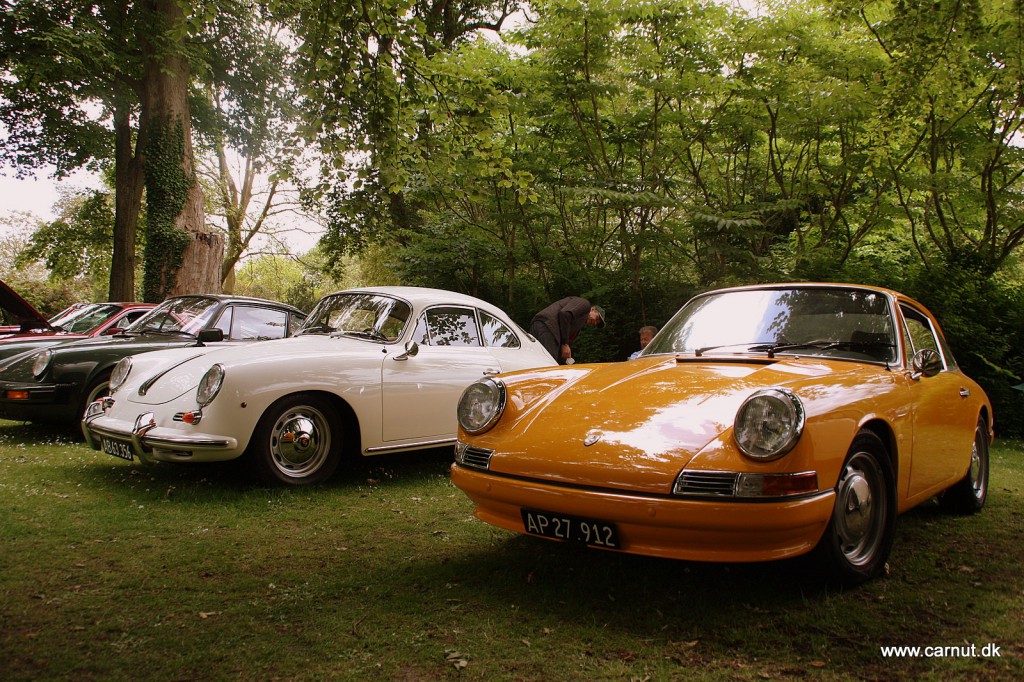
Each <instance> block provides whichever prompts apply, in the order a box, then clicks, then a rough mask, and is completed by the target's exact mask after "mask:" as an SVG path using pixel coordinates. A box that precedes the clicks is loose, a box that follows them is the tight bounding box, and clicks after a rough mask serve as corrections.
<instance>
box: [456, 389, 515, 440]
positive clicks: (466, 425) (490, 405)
mask: <svg viewBox="0 0 1024 682" xmlns="http://www.w3.org/2000/svg"><path fill="white" fill-rule="evenodd" d="M504 410H505V384H503V383H501V382H500V381H498V380H497V379H481V380H480V381H477V382H476V383H473V384H470V386H469V388H467V389H466V390H465V391H463V392H462V397H461V398H459V409H458V414H459V426H461V427H462V428H463V429H464V430H465V431H466V433H472V434H477V433H483V432H484V431H486V430H487V429H489V428H491V427H492V426H494V425H495V424H496V423H497V422H498V419H500V418H501V413H502V412H504Z"/></svg>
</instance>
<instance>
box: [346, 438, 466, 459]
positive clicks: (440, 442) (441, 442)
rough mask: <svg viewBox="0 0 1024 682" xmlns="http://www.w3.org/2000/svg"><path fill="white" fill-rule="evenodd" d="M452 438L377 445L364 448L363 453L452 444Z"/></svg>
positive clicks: (378, 453)
mask: <svg viewBox="0 0 1024 682" xmlns="http://www.w3.org/2000/svg"><path fill="white" fill-rule="evenodd" d="M454 444H455V439H454V438H440V439H438V440H424V441H418V442H416V443H403V444H402V445H378V446H377V447H375V448H366V449H365V450H363V454H364V455H380V454H382V453H385V452H399V451H401V450H419V449H420V448H434V447H440V446H442V445H454Z"/></svg>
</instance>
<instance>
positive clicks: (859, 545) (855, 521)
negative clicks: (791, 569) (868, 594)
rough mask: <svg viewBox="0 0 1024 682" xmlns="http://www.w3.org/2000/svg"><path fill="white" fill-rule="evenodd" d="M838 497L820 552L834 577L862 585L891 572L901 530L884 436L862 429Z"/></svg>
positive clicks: (845, 464)
mask: <svg viewBox="0 0 1024 682" xmlns="http://www.w3.org/2000/svg"><path fill="white" fill-rule="evenodd" d="M835 490H836V502H835V506H834V507H833V509H832V518H831V519H830V520H829V524H828V528H826V529H825V534H824V535H823V536H822V538H821V541H820V542H819V543H818V546H817V547H816V548H815V550H814V551H815V553H816V554H817V557H818V559H819V561H820V563H821V565H822V568H823V569H824V570H825V571H826V573H827V574H828V576H829V577H830V578H833V579H835V580H836V581H837V582H839V583H840V584H842V585H859V584H860V583H863V582H865V581H867V580H870V579H872V578H874V577H876V576H878V575H880V574H881V573H883V572H884V571H885V563H886V561H887V560H888V558H889V552H890V551H891V550H892V543H893V537H894V535H895V530H896V483H895V475H894V473H893V468H892V461H891V460H890V459H889V454H888V452H887V451H886V448H885V445H884V444H883V443H882V441H881V439H880V438H879V437H878V436H877V435H875V434H874V433H872V432H871V431H861V432H860V433H858V434H857V436H856V438H854V439H853V443H852V444H851V445H850V449H849V451H848V452H847V455H846V460H845V461H844V462H843V470H842V472H841V473H840V475H839V480H838V482H837V483H836V488H835Z"/></svg>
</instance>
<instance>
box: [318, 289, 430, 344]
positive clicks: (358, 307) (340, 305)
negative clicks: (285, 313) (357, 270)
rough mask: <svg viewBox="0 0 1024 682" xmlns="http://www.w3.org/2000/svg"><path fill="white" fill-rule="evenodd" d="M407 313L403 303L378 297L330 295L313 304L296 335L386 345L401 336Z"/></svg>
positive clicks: (408, 314)
mask: <svg viewBox="0 0 1024 682" xmlns="http://www.w3.org/2000/svg"><path fill="white" fill-rule="evenodd" d="M411 312H412V310H411V309H410V308H409V304H408V303H406V302H405V301H401V300H399V299H397V298H392V297H390V296H384V295H382V294H375V293H363V292H344V293H340V294H333V295H331V296H326V297H324V298H323V299H322V300H321V301H320V302H319V303H317V305H316V307H315V308H313V312H311V313H310V314H309V317H307V318H306V323H305V324H304V325H302V329H300V330H299V334H331V333H340V334H351V335H356V336H366V337H367V338H370V339H373V340H377V341H389V342H390V341H395V340H397V339H398V338H400V337H401V336H402V332H403V330H404V329H405V325H406V323H407V322H408V321H409V317H410V314H411Z"/></svg>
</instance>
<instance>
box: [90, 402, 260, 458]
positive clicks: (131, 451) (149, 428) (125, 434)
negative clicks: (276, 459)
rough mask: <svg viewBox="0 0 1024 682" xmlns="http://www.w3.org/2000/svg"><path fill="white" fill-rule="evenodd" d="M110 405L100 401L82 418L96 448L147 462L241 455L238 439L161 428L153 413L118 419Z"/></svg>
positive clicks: (92, 405) (91, 443)
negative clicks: (129, 418)
mask: <svg viewBox="0 0 1024 682" xmlns="http://www.w3.org/2000/svg"><path fill="white" fill-rule="evenodd" d="M111 404H112V401H111V400H110V399H109V398H101V399H100V400H97V401H96V402H94V403H92V404H91V405H89V407H88V409H86V411H85V417H84V418H83V419H82V433H83V434H84V435H85V440H86V442H87V443H88V444H89V445H90V446H92V448H93V449H94V450H103V451H104V452H107V453H108V454H111V455H114V456H115V457H120V458H122V459H138V460H139V461H141V462H144V463H153V462H221V461H225V460H229V459H234V458H236V457H238V456H239V455H240V454H242V453H241V452H240V451H239V449H238V439H236V438H232V437H230V436H222V435H218V434H211V433H202V432H198V431H190V432H187V433H186V432H185V431H183V430H180V429H176V428H167V427H159V426H157V423H156V419H155V416H154V414H153V413H152V412H144V413H143V414H140V415H138V416H137V417H135V419H134V421H132V422H129V421H125V420H123V419H117V418H114V417H111V416H109V415H108V414H107V412H108V409H109V407H110V405H111Z"/></svg>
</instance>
